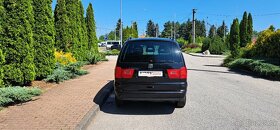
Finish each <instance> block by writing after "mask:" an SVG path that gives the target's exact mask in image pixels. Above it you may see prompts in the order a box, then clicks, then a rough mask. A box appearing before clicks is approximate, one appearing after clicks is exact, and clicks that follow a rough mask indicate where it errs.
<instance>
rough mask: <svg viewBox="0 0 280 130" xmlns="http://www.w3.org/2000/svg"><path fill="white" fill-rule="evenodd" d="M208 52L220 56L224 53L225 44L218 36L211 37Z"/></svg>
mask: <svg viewBox="0 0 280 130" xmlns="http://www.w3.org/2000/svg"><path fill="white" fill-rule="evenodd" d="M209 51H210V53H211V54H222V53H223V52H224V51H226V47H225V43H224V42H223V40H222V38H220V37H219V36H215V37H213V38H212V40H211V43H210V46H209Z"/></svg>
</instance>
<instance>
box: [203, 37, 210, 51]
mask: <svg viewBox="0 0 280 130" xmlns="http://www.w3.org/2000/svg"><path fill="white" fill-rule="evenodd" d="M202 43H203V44H202V48H201V50H202V52H204V51H206V50H209V47H210V44H211V38H205V39H204V40H203V42H202Z"/></svg>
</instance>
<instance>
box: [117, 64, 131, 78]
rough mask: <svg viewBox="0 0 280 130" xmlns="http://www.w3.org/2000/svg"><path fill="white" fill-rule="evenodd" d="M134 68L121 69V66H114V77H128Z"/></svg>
mask: <svg viewBox="0 0 280 130" xmlns="http://www.w3.org/2000/svg"><path fill="white" fill-rule="evenodd" d="M133 74H134V69H123V68H121V67H116V69H115V78H117V79H122V78H123V79H130V78H132V77H133Z"/></svg>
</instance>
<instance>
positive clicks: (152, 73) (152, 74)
mask: <svg viewBox="0 0 280 130" xmlns="http://www.w3.org/2000/svg"><path fill="white" fill-rule="evenodd" d="M138 76H139V77H162V76H163V73H162V71H139V72H138Z"/></svg>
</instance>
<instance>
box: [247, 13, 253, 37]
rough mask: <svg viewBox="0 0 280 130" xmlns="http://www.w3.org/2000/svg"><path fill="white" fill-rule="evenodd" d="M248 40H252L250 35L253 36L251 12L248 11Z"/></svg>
mask: <svg viewBox="0 0 280 130" xmlns="http://www.w3.org/2000/svg"><path fill="white" fill-rule="evenodd" d="M247 29H248V31H247V32H248V42H251V41H252V37H253V32H254V30H253V17H252V14H251V13H249V15H248V28H247Z"/></svg>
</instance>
